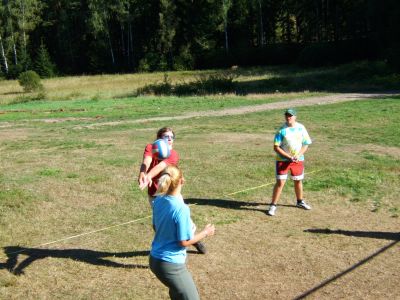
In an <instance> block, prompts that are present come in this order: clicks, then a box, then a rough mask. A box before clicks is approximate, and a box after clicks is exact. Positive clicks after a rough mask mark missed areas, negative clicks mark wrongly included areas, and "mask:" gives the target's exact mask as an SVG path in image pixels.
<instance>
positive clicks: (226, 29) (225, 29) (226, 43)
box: [224, 20, 229, 53]
mask: <svg viewBox="0 0 400 300" xmlns="http://www.w3.org/2000/svg"><path fill="white" fill-rule="evenodd" d="M224 31H225V50H226V52H227V53H228V52H229V42H228V22H227V21H226V20H225V21H224Z"/></svg>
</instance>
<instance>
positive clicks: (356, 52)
mask: <svg viewBox="0 0 400 300" xmlns="http://www.w3.org/2000/svg"><path fill="white" fill-rule="evenodd" d="M18 3H19V2H18ZM18 3H17V2H15V1H6V2H4V4H1V5H0V14H1V15H0V17H1V19H2V20H3V21H2V24H1V25H2V26H1V31H2V32H1V34H2V36H1V37H2V41H3V44H4V45H3V47H4V49H5V58H6V59H4V57H0V59H1V61H2V62H3V61H6V60H7V61H8V66H9V72H8V73H7V74H6V73H5V74H4V76H5V77H7V78H17V77H18V75H19V74H20V73H21V72H24V71H26V70H28V69H32V68H33V69H34V70H36V71H37V73H38V74H39V75H40V76H42V77H51V76H54V74H55V72H56V70H57V71H58V70H59V71H60V73H62V74H82V73H96V74H98V73H115V72H135V71H156V70H163V71H167V70H190V69H194V68H203V69H205V68H221V67H230V66H232V65H239V66H254V65H277V64H292V63H294V62H296V61H297V62H298V63H299V64H300V65H301V66H323V65H335V64H342V63H347V62H351V61H355V60H364V59H368V60H373V59H376V58H379V59H387V60H388V62H389V63H390V64H391V65H392V66H393V68H394V70H399V69H400V67H399V65H400V63H399V58H398V57H400V56H399V55H398V54H399V46H398V45H399V43H400V18H399V17H398V16H399V15H400V2H399V1H396V0H387V1H376V0H374V1H365V0H357V1H350V0H343V1H326V0H313V1H310V0H302V1H293V0H290V1H270V0H257V1H256V0H253V1H247V0H235V1H232V0H229V1H228V0H224V1H222V0H220V1H209V0H199V1H187V0H174V1H172V0H161V1H148V0H123V1H122V0H116V1H105V0H101V1H78V0H70V1H66V0H60V1H56V0H47V1H44V0H31V1H25V2H24V6H23V8H24V17H25V19H24V21H25V23H24V22H18V18H19V17H21V14H22V11H21V7H22V6H21V5H19V4H18ZM23 24H25V25H23ZM42 37H43V41H45V43H46V47H45V46H44V45H43V43H42V44H41V43H40V41H41V38H42ZM36 49H38V51H36ZM14 50H15V53H14ZM49 53H50V54H51V55H52V59H50V55H49ZM31 57H32V58H34V57H35V62H34V64H32V63H31ZM53 61H54V64H53ZM3 72H4V70H3ZM396 72H397V71H396Z"/></svg>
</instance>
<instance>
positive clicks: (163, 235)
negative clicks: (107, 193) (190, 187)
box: [149, 166, 215, 300]
mask: <svg viewBox="0 0 400 300" xmlns="http://www.w3.org/2000/svg"><path fill="white" fill-rule="evenodd" d="M183 183H184V179H183V175H182V171H181V170H180V169H178V168H177V167H175V166H168V167H167V168H166V169H165V170H164V171H163V172H162V174H161V177H160V179H159V185H158V190H157V193H156V196H157V197H156V198H155V199H154V203H153V227H154V231H155V235H154V239H153V242H152V245H151V251H150V257H149V264H150V269H151V271H152V272H153V273H154V274H155V275H156V276H157V278H158V279H159V280H160V281H161V282H162V283H163V284H164V285H165V286H167V287H168V288H169V296H170V298H171V299H174V300H178V299H179V300H181V299H182V300H183V299H186V300H198V299H200V297H199V294H198V291H197V288H196V285H195V283H194V281H193V278H192V275H191V274H190V273H189V271H188V269H187V267H186V247H187V246H189V245H194V244H196V243H198V242H199V241H200V240H201V239H203V238H205V237H207V236H211V235H214V232H215V227H214V225H211V224H208V225H206V226H205V227H204V229H203V230H202V231H201V232H199V233H197V234H194V233H193V231H192V229H191V226H192V222H191V219H190V208H189V206H187V205H186V204H185V203H184V202H183V201H182V195H181V190H182V185H183Z"/></svg>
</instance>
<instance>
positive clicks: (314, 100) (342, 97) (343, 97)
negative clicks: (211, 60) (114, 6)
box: [79, 93, 400, 128]
mask: <svg viewBox="0 0 400 300" xmlns="http://www.w3.org/2000/svg"><path fill="white" fill-rule="evenodd" d="M396 95H400V93H342V94H335V95H329V96H321V97H310V98H300V99H293V100H288V101H281V102H274V103H266V104H259V105H251V106H241V107H235V108H227V109H222V110H212V111H201V112H190V113H186V114H183V115H180V116H172V117H170V116H168V117H154V118H147V119H137V120H130V121H114V122H104V123H96V124H89V125H86V126H80V127H79V128H82V127H84V128H94V127H98V126H116V125H120V124H132V123H144V122H149V121H169V120H184V119H191V118H197V117H220V116H231V115H242V114H248V113H254V112H260V111H266V110H273V109H284V108H286V107H299V106H311V105H325V104H332V103H340V102H346V101H356V100H363V99H375V98H382V97H390V96H396Z"/></svg>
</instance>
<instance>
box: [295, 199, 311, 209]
mask: <svg viewBox="0 0 400 300" xmlns="http://www.w3.org/2000/svg"><path fill="white" fill-rule="evenodd" d="M296 206H297V207H300V208H303V209H305V210H310V209H311V206H310V205H308V204H307V203H305V202H304V200H301V201H300V202H297V205H296Z"/></svg>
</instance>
